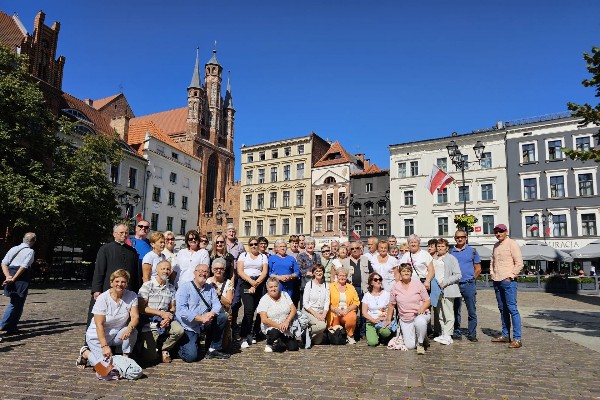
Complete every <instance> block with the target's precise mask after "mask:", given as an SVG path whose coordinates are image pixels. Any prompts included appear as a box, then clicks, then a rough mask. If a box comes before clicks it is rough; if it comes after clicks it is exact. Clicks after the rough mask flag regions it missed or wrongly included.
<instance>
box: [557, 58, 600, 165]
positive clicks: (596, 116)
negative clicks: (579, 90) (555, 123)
mask: <svg viewBox="0 0 600 400" xmlns="http://www.w3.org/2000/svg"><path fill="white" fill-rule="evenodd" d="M583 59H584V60H585V61H586V67H587V70H588V71H589V72H590V74H591V75H592V77H591V78H590V79H584V80H583V81H582V82H581V84H582V85H583V86H585V87H595V88H596V94H595V97H600V48H598V47H592V53H591V54H590V53H587V52H585V53H583ZM567 107H569V110H570V111H572V114H573V116H574V117H579V118H582V121H581V125H588V124H596V125H600V103H599V104H597V105H596V106H595V107H594V106H592V105H590V104H587V103H586V104H583V105H579V104H575V103H568V104H567ZM594 136H595V137H596V139H597V140H599V139H600V130H599V131H598V133H596V134H595V135H594ZM565 154H567V155H568V156H569V157H570V158H571V159H573V160H581V161H586V160H594V161H596V162H600V149H598V148H595V149H591V150H577V149H574V150H566V151H565Z"/></svg>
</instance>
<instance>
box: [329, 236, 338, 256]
mask: <svg viewBox="0 0 600 400" xmlns="http://www.w3.org/2000/svg"><path fill="white" fill-rule="evenodd" d="M330 246H331V247H330V248H331V258H337V257H338V251H339V250H340V242H338V241H337V240H332V241H331V244H330Z"/></svg>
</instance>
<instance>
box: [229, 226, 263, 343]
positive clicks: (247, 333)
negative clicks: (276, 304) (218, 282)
mask: <svg viewBox="0 0 600 400" xmlns="http://www.w3.org/2000/svg"><path fill="white" fill-rule="evenodd" d="M258 243H259V242H258V238H256V237H254V236H253V237H251V238H250V240H248V249H249V250H248V252H246V253H242V254H240V256H239V258H238V262H237V275H238V277H239V279H240V295H241V297H242V305H243V306H244V317H243V319H242V326H241V328H240V337H241V338H242V344H241V348H242V350H243V349H247V348H248V347H250V345H252V344H253V343H256V338H255V335H256V334H257V333H258V330H259V329H260V321H259V320H258V318H257V319H256V321H255V320H254V312H255V311H256V307H257V306H258V302H259V301H260V299H261V297H262V294H263V291H264V284H263V283H264V281H265V279H267V271H268V268H269V267H268V265H267V264H268V258H267V256H265V255H264V254H261V253H260V251H259V249H258Z"/></svg>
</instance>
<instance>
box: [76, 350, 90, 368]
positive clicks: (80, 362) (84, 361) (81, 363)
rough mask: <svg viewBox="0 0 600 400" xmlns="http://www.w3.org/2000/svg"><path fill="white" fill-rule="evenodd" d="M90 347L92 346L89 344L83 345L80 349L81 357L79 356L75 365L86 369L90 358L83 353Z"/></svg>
mask: <svg viewBox="0 0 600 400" xmlns="http://www.w3.org/2000/svg"><path fill="white" fill-rule="evenodd" d="M89 349H90V348H89V347H87V346H83V347H81V349H79V357H77V361H75V366H76V367H77V368H79V369H85V367H86V366H87V364H88V359H87V358H85V357H84V356H83V353H85V352H86V351H87V350H89Z"/></svg>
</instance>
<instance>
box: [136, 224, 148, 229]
mask: <svg viewBox="0 0 600 400" xmlns="http://www.w3.org/2000/svg"><path fill="white" fill-rule="evenodd" d="M137 227H138V228H140V229H150V225H138V226H137Z"/></svg>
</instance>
